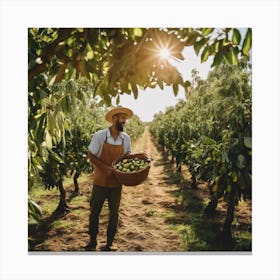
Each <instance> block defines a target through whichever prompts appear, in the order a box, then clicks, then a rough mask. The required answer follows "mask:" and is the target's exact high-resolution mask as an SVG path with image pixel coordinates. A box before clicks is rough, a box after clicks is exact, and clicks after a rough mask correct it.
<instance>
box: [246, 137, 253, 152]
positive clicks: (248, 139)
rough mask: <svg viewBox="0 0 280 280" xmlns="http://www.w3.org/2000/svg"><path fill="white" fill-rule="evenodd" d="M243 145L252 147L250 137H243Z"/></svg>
mask: <svg viewBox="0 0 280 280" xmlns="http://www.w3.org/2000/svg"><path fill="white" fill-rule="evenodd" d="M244 145H245V147H247V148H249V149H252V137H244Z"/></svg>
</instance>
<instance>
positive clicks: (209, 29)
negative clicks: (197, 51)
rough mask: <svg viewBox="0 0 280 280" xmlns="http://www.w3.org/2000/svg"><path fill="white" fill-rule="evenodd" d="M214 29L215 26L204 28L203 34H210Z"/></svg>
mask: <svg viewBox="0 0 280 280" xmlns="http://www.w3.org/2000/svg"><path fill="white" fill-rule="evenodd" d="M213 30H214V28H202V36H207V35H209V34H210V33H211V32H212V31H213Z"/></svg>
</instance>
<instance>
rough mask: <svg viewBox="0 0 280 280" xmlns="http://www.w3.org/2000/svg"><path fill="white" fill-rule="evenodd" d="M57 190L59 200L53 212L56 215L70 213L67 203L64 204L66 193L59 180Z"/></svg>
mask: <svg viewBox="0 0 280 280" xmlns="http://www.w3.org/2000/svg"><path fill="white" fill-rule="evenodd" d="M58 189H59V192H60V198H59V204H58V206H57V208H56V210H55V212H56V213H67V212H69V211H70V209H69V207H68V205H67V203H66V192H65V189H64V187H63V182H62V180H60V181H59V182H58Z"/></svg>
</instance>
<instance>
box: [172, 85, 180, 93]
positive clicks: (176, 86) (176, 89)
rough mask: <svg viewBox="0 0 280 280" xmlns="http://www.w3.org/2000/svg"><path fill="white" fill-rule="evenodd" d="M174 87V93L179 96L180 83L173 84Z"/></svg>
mask: <svg viewBox="0 0 280 280" xmlns="http://www.w3.org/2000/svg"><path fill="white" fill-rule="evenodd" d="M172 87H173V92H174V95H175V96H177V95H178V90H179V88H178V84H173V85H172Z"/></svg>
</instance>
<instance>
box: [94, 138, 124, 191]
mask: <svg viewBox="0 0 280 280" xmlns="http://www.w3.org/2000/svg"><path fill="white" fill-rule="evenodd" d="M123 153H124V147H123V139H122V144H121V145H112V144H109V143H107V135H106V139H105V142H104V144H103V147H102V151H101V155H100V158H99V159H100V160H102V161H103V162H105V163H106V164H108V165H110V166H111V165H112V163H113V161H115V160H117V159H118V158H120V157H121V156H122V155H123ZM93 184H94V185H97V186H101V187H106V188H116V187H121V186H122V185H121V184H120V182H119V181H118V180H117V178H116V177H115V176H114V174H113V173H111V175H108V173H107V171H105V170H103V169H102V168H100V167H98V166H97V165H94V174H93Z"/></svg>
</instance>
